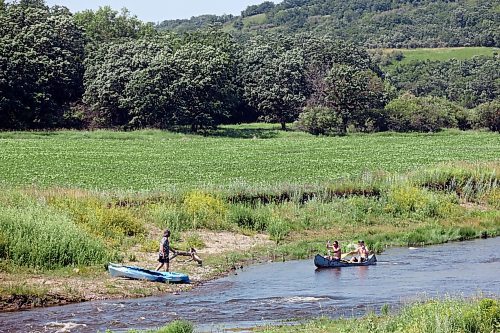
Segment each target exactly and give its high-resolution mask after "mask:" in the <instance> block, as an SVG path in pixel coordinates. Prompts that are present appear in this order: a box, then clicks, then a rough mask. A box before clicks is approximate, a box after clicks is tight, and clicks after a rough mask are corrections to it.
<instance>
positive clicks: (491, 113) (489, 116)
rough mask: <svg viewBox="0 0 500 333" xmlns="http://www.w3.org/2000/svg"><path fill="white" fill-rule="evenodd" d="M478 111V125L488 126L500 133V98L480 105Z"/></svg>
mask: <svg viewBox="0 0 500 333" xmlns="http://www.w3.org/2000/svg"><path fill="white" fill-rule="evenodd" d="M497 97H498V96H497ZM476 112H477V117H478V124H477V126H478V127H487V128H489V129H490V130H492V131H495V132H499V133H500V99H496V100H494V101H491V102H488V103H484V104H481V105H479V106H478V107H477V108H476Z"/></svg>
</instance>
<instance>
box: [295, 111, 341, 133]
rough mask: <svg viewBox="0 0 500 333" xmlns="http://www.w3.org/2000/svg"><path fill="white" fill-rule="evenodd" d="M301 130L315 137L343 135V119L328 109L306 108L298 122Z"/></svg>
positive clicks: (297, 124)
mask: <svg viewBox="0 0 500 333" xmlns="http://www.w3.org/2000/svg"><path fill="white" fill-rule="evenodd" d="M296 126H297V128H298V129H299V130H301V131H304V132H308V133H311V134H313V135H320V134H321V135H338V134H340V133H342V119H341V118H340V117H339V116H338V115H337V114H336V113H335V112H334V111H333V110H332V109H330V108H327V107H306V108H304V111H303V112H302V113H301V114H300V115H299V119H298V120H297V122H296Z"/></svg>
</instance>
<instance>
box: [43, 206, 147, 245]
mask: <svg viewBox="0 0 500 333" xmlns="http://www.w3.org/2000/svg"><path fill="white" fill-rule="evenodd" d="M49 203H50V204H51V205H52V206H54V207H57V208H59V209H61V210H63V211H65V212H68V213H69V214H70V216H71V217H72V219H73V220H74V221H75V223H76V224H78V225H80V226H81V227H83V228H84V229H85V230H87V231H88V232H90V233H91V234H93V235H95V236H98V237H101V238H106V239H107V240H113V241H118V240H120V239H121V238H123V236H136V235H139V234H142V233H144V232H145V227H144V225H143V223H142V222H141V221H140V220H139V219H138V218H136V217H135V216H134V215H133V214H132V213H131V212H130V210H128V209H127V208H124V207H114V206H110V205H109V204H106V203H105V202H101V201H99V200H98V199H96V198H92V197H91V198H78V199H75V198H70V197H66V198H62V199H61V198H57V197H53V198H50V199H49Z"/></svg>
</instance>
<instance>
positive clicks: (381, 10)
mask: <svg viewBox="0 0 500 333" xmlns="http://www.w3.org/2000/svg"><path fill="white" fill-rule="evenodd" d="M499 14H500V6H499V5H498V4H495V2H494V1H485V0H472V1H456V2H450V1H428V0H422V1H419V0H398V1H391V0H367V1H364V0H363V1H360V0H347V1H343V0H285V1H283V2H282V3H280V4H278V5H274V4H272V3H269V2H264V3H263V4H262V5H260V6H250V7H248V8H247V9H246V10H244V11H242V15H241V16H238V17H234V18H229V17H228V16H221V17H218V19H215V18H214V16H209V17H208V16H206V17H193V18H191V19H190V20H176V21H164V22H162V23H161V24H159V25H158V27H157V28H158V29H160V30H165V29H168V30H174V31H188V30H194V29H197V28H199V27H201V26H207V25H210V24H214V23H219V24H221V25H224V27H225V30H230V31H233V32H234V33H236V34H241V35H243V37H244V36H248V35H252V34H255V33H260V32H271V31H272V32H284V33H292V34H293V33H301V32H312V33H314V34H318V35H324V34H329V35H332V36H335V37H339V38H342V39H346V40H353V41H356V42H360V43H363V44H364V45H365V46H366V47H368V48H378V47H388V48H402V47H405V48H414V47H446V46H450V47H451V46H453V47H454V46H497V47H498V46H500V29H499V28H498V26H499V22H498V17H499Z"/></svg>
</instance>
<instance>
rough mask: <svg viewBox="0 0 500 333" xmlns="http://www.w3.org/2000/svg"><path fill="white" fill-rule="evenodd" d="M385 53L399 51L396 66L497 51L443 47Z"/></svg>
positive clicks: (491, 48)
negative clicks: (402, 55) (399, 58)
mask: <svg viewBox="0 0 500 333" xmlns="http://www.w3.org/2000/svg"><path fill="white" fill-rule="evenodd" d="M384 51H385V52H391V51H401V52H403V54H404V58H403V60H401V61H399V62H396V63H397V64H406V63H409V62H412V61H414V60H433V61H446V60H450V59H458V60H464V59H471V58H472V57H474V56H478V55H487V56H493V54H494V53H495V52H496V53H498V51H499V49H498V48H495V47H443V48H418V49H386V50H384Z"/></svg>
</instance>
